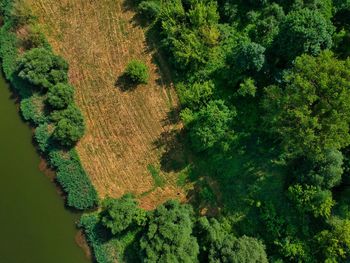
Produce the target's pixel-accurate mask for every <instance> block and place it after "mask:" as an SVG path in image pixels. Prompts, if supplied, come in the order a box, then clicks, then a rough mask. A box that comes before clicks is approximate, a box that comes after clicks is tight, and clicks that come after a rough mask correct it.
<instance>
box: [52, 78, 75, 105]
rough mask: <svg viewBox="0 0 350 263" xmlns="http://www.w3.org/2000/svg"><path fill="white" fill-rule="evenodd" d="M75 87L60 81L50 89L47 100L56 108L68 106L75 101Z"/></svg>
mask: <svg viewBox="0 0 350 263" xmlns="http://www.w3.org/2000/svg"><path fill="white" fill-rule="evenodd" d="M73 99H74V88H73V87H72V86H71V85H69V84H64V83H58V84H56V85H55V86H53V87H52V88H50V89H49V92H48V94H47V102H48V104H49V105H50V106H51V107H52V108H54V109H64V108H67V107H68V105H69V104H71V103H73Z"/></svg>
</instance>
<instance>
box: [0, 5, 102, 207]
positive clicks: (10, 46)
mask: <svg viewBox="0 0 350 263" xmlns="http://www.w3.org/2000/svg"><path fill="white" fill-rule="evenodd" d="M17 3H19V4H18V6H16V5H17ZM22 4H23V3H22V2H16V1H12V0H6V1H3V4H2V10H1V13H2V18H3V24H2V28H1V31H0V45H1V46H0V57H1V59H2V69H3V71H4V73H5V77H6V79H7V80H8V81H9V82H10V84H11V86H12V87H13V89H14V91H15V93H16V94H18V98H19V101H20V109H21V113H22V116H23V118H24V119H25V120H27V121H28V122H30V124H31V125H32V126H34V127H35V132H34V134H35V135H34V137H35V140H36V142H37V143H38V148H39V150H40V152H41V155H42V156H44V157H45V159H47V162H48V164H49V165H50V167H51V168H52V169H54V170H55V171H56V178H55V180H56V181H57V182H58V183H59V184H60V186H61V187H62V189H63V191H64V192H65V193H66V196H67V198H66V199H67V205H68V206H70V207H72V208H75V209H79V210H84V209H91V208H93V207H95V206H96V205H97V203H98V196H97V192H96V190H95V189H94V187H93V185H92V183H91V181H90V179H89V177H88V176H87V174H86V172H85V171H84V169H83V167H82V165H81V163H80V160H79V156H78V155H77V153H76V151H75V149H74V145H75V141H73V143H71V144H69V145H68V144H66V143H67V142H68V141H69V140H68V139H70V138H71V139H70V140H73V139H74V140H76V139H78V138H79V137H76V136H77V135H78V134H80V133H81V132H80V131H79V129H80V130H81V129H82V128H83V126H81V128H80V127H77V126H76V125H77V123H82V124H81V125H84V124H83V119H82V118H83V117H82V116H81V114H80V112H79V109H78V108H77V107H76V106H75V104H74V101H72V102H70V104H69V105H68V106H66V108H62V109H61V108H60V109H55V108H53V107H52V106H51V105H49V104H48V95H47V91H45V89H46V90H47V89H48V88H49V87H52V88H51V89H53V90H54V87H55V85H56V86H57V85H61V86H62V85H66V86H67V85H68V83H67V77H65V75H66V74H67V70H68V66H67V65H66V62H65V61H64V60H63V59H62V58H60V57H58V56H56V55H54V54H53V53H52V48H51V47H50V45H49V43H48V42H47V40H46V38H45V36H44V35H43V34H42V33H41V32H40V30H39V29H35V28H36V27H37V24H36V19H35V18H34V17H33V16H32V14H31V12H30V10H29V9H26V6H24V5H23V6H22ZM33 30H34V31H33ZM35 56H42V58H39V57H37V58H36V57H35ZM31 59H32V61H31ZM50 59H51V61H50ZM35 60H37V61H35ZM43 60H44V61H45V62H43ZM20 61H22V62H20ZM20 63H22V65H21V66H23V67H26V64H23V63H27V64H28V63H32V65H29V64H28V68H24V69H22V70H21V69H20V68H19V67H21V66H20ZM40 63H49V64H46V65H45V64H42V65H41V64H40ZM50 63H51V64H50ZM52 63H53V64H52ZM55 63H56V65H55ZM46 67H48V68H46ZM50 67H53V68H52V69H50ZM57 67H58V68H57ZM45 68H46V69H45ZM43 70H44V71H43ZM40 78H41V79H42V80H40ZM45 78H46V79H45ZM61 86H60V87H61ZM59 92H60V91H59ZM51 93H52V92H51ZM54 96H55V97H54V98H56V101H57V99H61V100H62V98H60V96H61V93H58V94H56V95H55V94H54ZM73 110H74V111H73ZM53 114H54V115H53ZM53 116H56V117H53ZM80 116H81V117H80ZM77 132H79V133H78V134H77ZM55 135H56V138H55ZM57 135H60V136H61V137H62V136H63V137H62V140H61V141H59V140H58V139H59V138H60V137H57ZM72 136H74V137H72ZM78 136H81V135H78ZM63 138H64V139H63ZM72 146H73V147H72Z"/></svg>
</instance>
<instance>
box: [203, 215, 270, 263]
mask: <svg viewBox="0 0 350 263" xmlns="http://www.w3.org/2000/svg"><path fill="white" fill-rule="evenodd" d="M198 234H199V236H200V237H201V238H200V245H201V250H202V251H201V252H202V261H203V262H209V263H267V262H268V261H267V255H266V252H265V246H264V245H263V244H262V243H261V242H260V241H259V240H257V239H255V238H252V237H247V236H243V237H240V238H236V237H235V236H234V235H233V233H232V232H230V230H229V226H228V225H227V224H226V222H223V223H220V222H219V221H217V220H216V219H214V218H213V219H210V221H209V220H208V219H207V218H205V217H202V218H200V219H199V233H198Z"/></svg>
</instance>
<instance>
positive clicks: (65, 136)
mask: <svg viewBox="0 0 350 263" xmlns="http://www.w3.org/2000/svg"><path fill="white" fill-rule="evenodd" d="M50 117H51V120H52V121H54V122H55V123H56V127H55V129H54V132H53V138H54V139H55V140H56V141H58V142H59V143H60V144H61V145H62V146H65V147H71V146H73V145H74V144H75V143H77V142H78V141H79V140H80V139H81V138H82V137H83V135H84V132H85V123H84V117H83V115H82V114H81V112H80V110H79V109H78V108H77V107H76V106H75V105H69V106H68V108H67V109H64V110H57V111H54V112H53V113H52V114H51V116H50Z"/></svg>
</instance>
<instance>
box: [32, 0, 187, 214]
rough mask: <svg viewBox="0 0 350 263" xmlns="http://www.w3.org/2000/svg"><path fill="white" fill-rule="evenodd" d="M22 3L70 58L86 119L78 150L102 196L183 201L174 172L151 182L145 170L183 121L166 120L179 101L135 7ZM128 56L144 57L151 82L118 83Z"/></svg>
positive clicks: (104, 2)
mask: <svg viewBox="0 0 350 263" xmlns="http://www.w3.org/2000/svg"><path fill="white" fill-rule="evenodd" d="M27 1H28V2H29V4H30V5H31V7H32V8H33V11H34V14H35V15H37V16H38V18H39V22H40V24H41V25H42V27H43V30H44V32H45V34H46V35H47V37H48V39H49V42H50V44H51V45H52V46H53V49H54V51H55V52H56V53H58V54H60V55H62V56H63V57H64V58H65V59H66V60H67V61H68V62H69V64H70V70H69V78H70V82H71V83H72V84H73V85H74V86H75V87H76V102H77V104H78V105H79V107H80V108H81V109H82V111H83V113H84V115H85V117H86V124H87V132H86V135H85V137H84V138H83V139H82V140H81V142H80V143H79V144H78V146H77V150H78V153H79V155H80V158H81V161H82V164H83V166H84V168H85V169H86V171H87V172H88V174H89V176H90V178H91V180H92V182H93V184H94V186H95V187H96V189H97V191H98V192H99V194H100V196H101V197H105V196H111V197H119V196H121V195H122V194H124V193H126V192H133V193H134V194H136V195H138V196H140V200H141V205H142V207H144V208H148V209H151V208H154V207H155V206H156V205H157V204H159V203H162V202H164V201H165V200H167V199H169V198H175V197H176V198H179V199H181V200H184V199H185V193H184V191H183V190H182V189H180V188H179V187H177V186H176V181H177V174H176V173H175V172H174V171H172V170H171V169H169V170H167V172H165V171H162V169H160V173H159V174H160V176H161V177H162V178H163V180H164V181H165V184H164V186H162V187H155V186H154V184H155V183H154V180H153V178H152V175H151V173H150V172H149V171H148V170H147V166H148V165H153V166H154V167H161V162H160V160H161V158H162V156H163V155H164V154H165V151H166V150H167V148H168V147H170V148H172V146H173V145H169V144H172V139H171V136H170V134H173V133H174V131H177V130H180V129H181V125H180V124H172V123H171V121H170V119H169V116H170V113H171V111H172V110H173V109H175V108H177V105H178V100H177V97H176V94H175V91H174V88H173V87H172V85H171V84H169V83H170V81H169V79H170V76H169V75H168V74H166V72H168V70H167V69H166V65H164V67H163V66H162V76H161V74H160V72H159V70H158V68H157V66H156V65H155V64H154V63H153V59H154V58H155V57H158V61H162V60H161V58H160V57H159V55H157V54H155V51H154V50H152V49H151V48H150V47H149V46H148V45H147V44H146V39H145V31H144V30H143V29H142V28H141V27H140V26H139V25H138V24H137V21H136V19H135V13H134V12H133V11H132V10H131V8H129V7H128V5H127V3H126V2H125V1H123V0H59V1H57V0H27ZM131 59H139V60H142V61H144V62H145V63H147V65H148V66H149V68H150V81H149V84H147V85H141V86H139V87H137V88H134V87H127V86H125V85H124V83H123V81H118V78H119V80H120V76H121V75H122V73H123V70H124V69H125V67H126V65H127V63H128V62H129V61H130V60H131ZM166 145H167V146H166ZM179 154H180V155H181V152H180V153H179ZM180 158H182V157H181V156H180ZM163 170H164V169H163Z"/></svg>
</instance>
